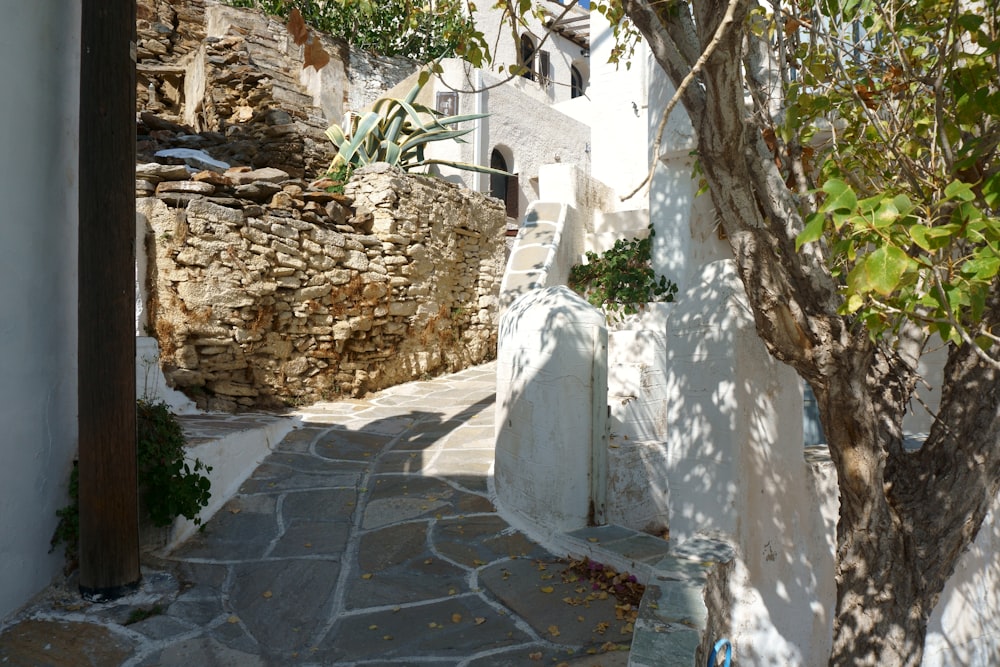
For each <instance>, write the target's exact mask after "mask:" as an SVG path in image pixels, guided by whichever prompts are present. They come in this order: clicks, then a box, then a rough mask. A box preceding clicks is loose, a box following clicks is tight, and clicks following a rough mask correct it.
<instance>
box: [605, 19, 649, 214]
mask: <svg viewBox="0 0 1000 667" xmlns="http://www.w3.org/2000/svg"><path fill="white" fill-rule="evenodd" d="M590 28H591V44H590V53H591V55H590V61H591V63H592V66H591V74H590V88H589V90H588V97H590V99H591V100H592V103H593V109H592V110H591V117H592V118H593V119H594V122H593V123H592V128H593V134H592V138H591V145H592V147H593V167H592V169H591V173H592V174H593V175H594V177H595V178H597V179H598V180H600V181H603V182H604V183H607V184H608V185H609V186H611V187H612V188H613V189H614V190H615V191H616V192H617V193H618V195H619V196H624V195H625V194H627V193H629V192H631V191H632V190H634V189H635V188H636V187H637V186H638V185H639V183H641V182H642V179H643V178H645V176H646V173H647V171H648V169H649V146H650V142H651V139H650V137H651V136H652V135H651V134H650V131H649V129H648V126H649V124H650V123H653V124H654V128H655V123H656V122H658V119H659V116H658V115H657V114H655V113H652V111H651V109H650V106H649V101H650V98H649V93H648V90H649V83H650V82H649V72H650V66H649V58H650V56H649V49H648V48H647V47H646V45H645V44H644V43H640V44H639V45H638V46H637V48H636V53H635V56H634V57H633V58H632V62H631V67H628V68H626V66H625V63H621V65H620V66H618V67H617V68H616V67H615V66H614V65H609V64H608V57H609V56H610V55H611V49H612V48H613V47H614V36H613V35H612V34H611V29H610V26H609V25H608V22H607V20H606V19H605V18H604V17H603V16H601V15H600V14H599V13H597V12H591V14H590ZM654 116H655V118H654ZM646 201H647V197H646V190H643V191H641V192H640V193H639V194H638V195H636V197H634V198H633V199H630V200H628V201H625V202H621V203H620V204H619V205H618V206H616V208H618V209H633V208H646Z"/></svg>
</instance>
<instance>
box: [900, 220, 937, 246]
mask: <svg viewBox="0 0 1000 667" xmlns="http://www.w3.org/2000/svg"><path fill="white" fill-rule="evenodd" d="M928 231H929V228H927V227H924V226H923V225H913V226H911V227H910V228H909V229H908V230H907V232H909V234H910V239H911V240H912V241H913V242H914V243H916V244H917V245H918V246H920V247H921V248H923V249H924V250H926V251H927V252H933V251H934V249H935V248H934V247H933V245H932V244H931V240H930V239H929V238H927V232H928Z"/></svg>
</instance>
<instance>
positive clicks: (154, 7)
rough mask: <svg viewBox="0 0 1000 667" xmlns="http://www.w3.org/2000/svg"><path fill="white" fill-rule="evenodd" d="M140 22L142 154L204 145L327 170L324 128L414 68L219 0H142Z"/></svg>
mask: <svg viewBox="0 0 1000 667" xmlns="http://www.w3.org/2000/svg"><path fill="white" fill-rule="evenodd" d="M136 30H137V34H138V45H137V57H138V62H137V64H136V110H137V112H139V114H140V117H141V119H142V124H140V126H139V133H138V134H139V136H138V139H139V141H138V147H137V148H138V154H139V160H140V161H143V162H151V161H153V158H154V155H155V153H156V151H157V150H159V149H162V148H175V147H183V148H198V149H200V150H203V151H205V152H207V153H208V154H210V155H211V156H212V157H213V158H215V159H218V160H222V161H224V162H227V163H229V164H241V165H250V166H253V167H265V166H266V167H275V168H278V169H281V170H283V171H286V172H288V173H289V174H290V175H292V176H293V177H296V178H316V177H318V176H322V174H323V173H324V172H325V170H326V168H327V166H328V165H329V164H330V159H331V158H332V156H333V153H334V150H333V146H332V144H331V143H330V141H329V139H328V138H327V137H326V135H325V134H324V131H325V130H326V128H327V127H328V126H329V125H331V124H332V123H339V122H340V121H341V119H342V117H343V114H344V113H345V112H346V111H349V110H354V111H359V110H362V109H364V108H365V107H366V106H368V105H370V104H371V103H372V102H374V101H375V100H376V99H377V98H378V97H380V96H381V95H382V94H384V93H385V92H386V91H387V90H388V89H390V88H392V86H394V85H395V84H396V83H398V82H399V81H401V80H402V79H404V78H406V77H407V76H408V75H410V74H411V73H412V72H413V71H415V70H416V68H417V63H415V62H412V61H410V60H407V59H405V58H385V57H381V56H375V55H372V54H369V53H366V52H362V51H358V50H356V49H352V48H350V47H349V46H348V44H347V43H346V42H345V41H343V40H341V39H337V38H333V37H329V36H327V35H321V34H318V33H315V32H313V31H311V30H309V31H308V38H307V40H308V41H305V42H303V38H302V36H301V35H293V34H292V33H290V32H289V30H288V28H287V27H286V26H285V24H284V23H283V22H282V21H281V20H280V19H278V18H276V17H274V16H267V15H265V14H263V13H262V12H258V11H252V10H247V9H240V8H234V7H229V6H226V5H224V4H221V3H220V2H218V1H217V0H138V2H137V23H136ZM212 134H214V135H215V136H214V137H212V136H210V135H212ZM206 139H209V140H208V141H206ZM185 142H186V143H185Z"/></svg>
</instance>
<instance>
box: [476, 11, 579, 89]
mask: <svg viewBox="0 0 1000 667" xmlns="http://www.w3.org/2000/svg"><path fill="white" fill-rule="evenodd" d="M479 4H480V5H481V6H480V7H479V8H478V9H477V11H476V12H475V13H474V14H473V20H474V21H475V23H476V27H477V28H478V29H479V30H481V31H482V32H483V33H484V34H485V35H487V41H488V43H489V44H490V46H491V48H493V46H494V45H495V49H494V51H493V65H492V71H493V73H495V74H498V75H501V76H503V77H505V78H506V77H507V75H508V73H509V67H510V66H511V65H516V64H518V62H519V54H518V45H517V44H515V42H514V40H513V38H512V37H511V33H510V24H509V23H502V16H503V11H502V10H498V9H496V8H494V7H493V5H492V4H491V3H486V2H484V3H479ZM537 4H538V6H539V7H541V8H542V9H544V10H545V11H546V12H548V13H549V14H552V15H555V16H558V15H559V14H561V13H562V11H563V9H564V7H563V6H562V5H560V4H559V3H558V2H555V1H554V0H539V2H538V3H537ZM587 13H588V12H587V11H586V10H584V9H583V8H581V7H579V6H578V7H574V8H573V9H571V10H570V14H569V16H586V15H587ZM591 16H593V14H591ZM525 19H526V21H527V28H526V29H525V28H522V29H521V30H520V32H519V33H518V34H519V35H520V34H523V33H525V32H527V34H528V35H530V36H531V38H532V39H533V40H534V43H535V45H536V47H537V48H538V49H539V50H541V51H547V52H549V55H550V58H549V60H550V64H551V69H550V75H549V76H550V81H551V83H550V84H549V85H548V86H542V85H541V83H540V82H539V81H538V80H537V79H536V80H534V81H532V80H530V79H527V78H524V77H521V76H518V77H516V78H515V79H513V80H512V81H511V82H510V84H511V85H512V86H513V87H514V88H515V89H517V90H518V91H519V92H521V93H523V94H525V95H528V96H530V97H532V98H534V99H536V100H538V101H539V102H543V103H545V104H552V103H557V102H564V101H566V100H569V99H570V98H571V90H570V68H571V67H572V66H574V65H575V66H576V67H577V69H579V70H580V71H581V74H583V75H584V78H585V80H586V78H587V76H588V74H589V69H590V57H589V54H588V53H587V52H586V51H585V50H584V49H583V48H581V46H580V45H579V44H576V43H575V42H573V41H571V40H569V39H567V38H566V37H563V36H562V35H560V34H557V33H555V32H552V33H550V34H549V35H548V38H547V39H545V42H544V43H542V39H543V38H544V37H545V35H546V30H545V27H544V26H543V25H542V23H541V22H540V21H539V20H538V19H537V18H536V17H534V16H532V15H529V16H526V17H525ZM497 35H499V40H498V39H497ZM536 62H537V61H536ZM501 67H503V70H502V71H501V70H500V68H501ZM584 92H585V93H587V92H588V91H587V89H586V87H585V89H584Z"/></svg>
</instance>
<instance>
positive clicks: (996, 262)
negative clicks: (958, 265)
mask: <svg viewBox="0 0 1000 667" xmlns="http://www.w3.org/2000/svg"><path fill="white" fill-rule="evenodd" d="M962 273H963V274H965V275H967V276H970V277H972V278H974V279H975V280H992V279H993V277H994V276H995V275H997V273H1000V257H997V256H996V255H984V256H980V257H975V258H973V259H970V260H969V261H967V262H965V264H963V265H962Z"/></svg>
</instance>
